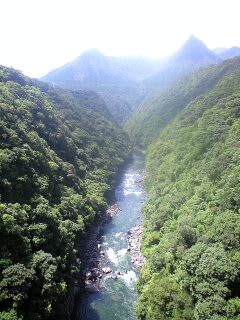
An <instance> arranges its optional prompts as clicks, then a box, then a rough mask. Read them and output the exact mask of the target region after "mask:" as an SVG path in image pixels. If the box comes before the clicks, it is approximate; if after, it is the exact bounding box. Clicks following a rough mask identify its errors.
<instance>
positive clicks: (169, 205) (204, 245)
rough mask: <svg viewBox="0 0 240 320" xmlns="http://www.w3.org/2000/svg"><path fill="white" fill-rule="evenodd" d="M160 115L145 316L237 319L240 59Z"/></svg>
mask: <svg viewBox="0 0 240 320" xmlns="http://www.w3.org/2000/svg"><path fill="white" fill-rule="evenodd" d="M171 92H172V96H171ZM176 97H177V99H176ZM167 99H168V101H167ZM179 99H180V101H179ZM157 103H158V106H159V109H157ZM162 106H163V107H162ZM154 110H156V111H157V112H158V113H157V119H158V120H159V123H158V122H157V121H155V122H152V123H148V124H149V126H150V127H149V126H147V125H146V123H145V126H144V127H142V136H143V137H144V135H146V137H147V135H148V132H152V133H153V135H149V136H148V137H149V141H151V140H152V138H153V136H154V137H157V134H156V132H155V130H157V131H158V132H159V131H160V130H161V133H160V135H158V137H157V138H156V139H155V141H154V142H153V143H152V144H151V145H150V146H149V147H148V151H147V163H146V165H147V172H148V178H147V182H146V184H147V190H148V196H149V199H148V201H147V203H146V205H145V207H144V217H145V222H144V234H143V242H142V252H143V254H144V255H145V256H146V258H147V263H146V264H145V267H144V268H143V270H142V272H141V276H140V279H139V283H138V288H139V290H140V293H141V296H140V300H139V301H138V304H137V314H138V317H139V319H142V320H160V319H178V320H180V319H183V320H187V319H189V320H190V319H196V320H206V319H207V320H229V319H231V320H234V319H235V320H237V319H239V317H240V298H239V295H240V291H239V286H240V250H239V245H240V232H239V231H240V219H239V213H240V212H239V210H240V198H239V191H240V58H235V59H233V60H229V61H226V62H224V63H223V64H221V65H218V66H212V67H210V68H208V69H206V70H202V71H200V72H197V73H195V74H194V75H193V76H192V77H191V78H190V79H189V80H187V81H185V82H183V81H182V82H181V83H179V84H178V85H177V86H176V87H174V88H173V89H172V91H169V92H168V93H167V94H166V95H165V96H160V97H159V98H158V100H157V102H156V105H155V106H154ZM152 111H153V109H152V106H150V107H149V109H148V110H147V109H146V110H145V112H149V117H151V114H152ZM161 112H162V114H161ZM168 112H169V115H168V116H167V117H165V114H166V113H168ZM161 115H162V116H163V117H164V120H163V122H161ZM155 116H156V115H155ZM174 116H175V118H174ZM173 118H174V119H173ZM145 119H147V115H146V116H145ZM151 119H152V118H151ZM151 124H152V125H153V128H152V127H151ZM147 141H148V140H146V143H147Z"/></svg>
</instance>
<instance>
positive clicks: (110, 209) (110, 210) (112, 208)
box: [107, 203, 120, 218]
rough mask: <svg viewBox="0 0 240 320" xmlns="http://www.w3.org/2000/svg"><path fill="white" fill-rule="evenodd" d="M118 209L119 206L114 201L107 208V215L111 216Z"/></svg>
mask: <svg viewBox="0 0 240 320" xmlns="http://www.w3.org/2000/svg"><path fill="white" fill-rule="evenodd" d="M119 210H120V208H119V206H118V205H117V204H116V203H115V204H113V205H111V206H108V208H107V215H108V216H109V217H110V218H112V217H113V216H115V214H116V213H117V212H118V211H119Z"/></svg>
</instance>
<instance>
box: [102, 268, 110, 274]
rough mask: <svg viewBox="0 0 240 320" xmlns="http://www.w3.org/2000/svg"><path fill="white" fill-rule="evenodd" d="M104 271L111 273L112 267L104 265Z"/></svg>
mask: <svg viewBox="0 0 240 320" xmlns="http://www.w3.org/2000/svg"><path fill="white" fill-rule="evenodd" d="M102 272H103V273H111V272H112V269H111V268H110V267H104V268H102Z"/></svg>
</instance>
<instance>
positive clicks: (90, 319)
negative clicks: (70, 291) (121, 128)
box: [72, 155, 145, 320]
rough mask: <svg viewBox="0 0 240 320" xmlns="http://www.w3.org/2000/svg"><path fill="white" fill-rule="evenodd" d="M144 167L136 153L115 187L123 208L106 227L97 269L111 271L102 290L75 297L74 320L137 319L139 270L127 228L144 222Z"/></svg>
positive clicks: (101, 282) (102, 282) (102, 232)
mask: <svg viewBox="0 0 240 320" xmlns="http://www.w3.org/2000/svg"><path fill="white" fill-rule="evenodd" d="M143 167H144V159H143V157H142V156H139V155H134V156H133V160H132V161H131V162H130V163H129V164H128V165H127V167H126V168H125V170H124V171H123V173H122V179H121V182H120V183H119V185H118V186H117V187H116V189H115V198H116V204H117V205H118V207H119V209H120V210H119V211H118V212H117V213H116V215H114V216H113V218H112V219H111V220H109V221H108V222H107V223H106V224H105V225H104V226H103V228H102V231H101V238H100V244H99V248H101V251H102V252H103V255H102V256H101V259H100V260H99V266H98V268H100V269H101V268H103V267H110V268H111V270H112V272H111V273H109V274H106V275H103V278H102V279H101V280H100V285H99V286H100V288H101V289H100V290H99V292H94V293H91V294H86V295H84V296H81V297H79V298H77V299H76V301H75V307H74V313H73V317H72V320H135V319H136V316H135V312H134V304H135V302H136V300H137V298H138V293H137V291H136V288H135V287H136V280H137V276H138V270H137V269H136V268H135V267H134V266H133V264H132V261H131V260H132V252H131V251H128V250H127V248H128V243H127V237H128V231H129V230H130V229H132V228H133V227H135V226H136V225H139V224H140V223H141V207H142V205H143V202H144V198H145V197H144V192H143V190H142V184H141V180H142V174H143ZM119 273H120V275H117V274H119ZM115 275H117V278H116V279H114V277H115Z"/></svg>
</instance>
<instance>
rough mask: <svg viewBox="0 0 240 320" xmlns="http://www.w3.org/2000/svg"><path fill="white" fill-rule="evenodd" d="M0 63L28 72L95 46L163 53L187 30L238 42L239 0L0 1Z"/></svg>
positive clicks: (215, 40)
mask: <svg viewBox="0 0 240 320" xmlns="http://www.w3.org/2000/svg"><path fill="white" fill-rule="evenodd" d="M0 12H1V17H0V30H1V38H0V39H1V40H0V41H1V42H0V43H1V48H0V64H3V65H7V66H12V67H14V68H17V69H20V70H22V71H23V72H24V73H25V74H27V75H29V76H33V77H38V76H41V75H44V74H45V73H47V72H48V71H50V70H51V69H53V68H56V67H58V66H60V65H62V64H65V63H66V62H69V61H71V60H73V59H75V58H76V57H78V56H79V55H80V54H81V53H82V52H83V51H86V50H88V49H91V48H98V49H99V50H100V51H102V52H103V53H105V54H107V55H115V56H118V55H145V56H150V57H151V56H152V57H164V56H166V55H168V54H170V53H172V52H174V51H175V50H176V49H178V47H179V46H181V44H182V43H183V42H184V41H185V40H186V39H187V38H188V37H189V36H190V35H191V34H193V35H195V36H196V37H198V38H200V39H201V40H203V41H204V42H205V43H206V45H207V46H208V47H210V48H215V47H222V46H224V47H230V46H232V45H238V46H240V31H239V12H240V0H198V1H195V0H0Z"/></svg>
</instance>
